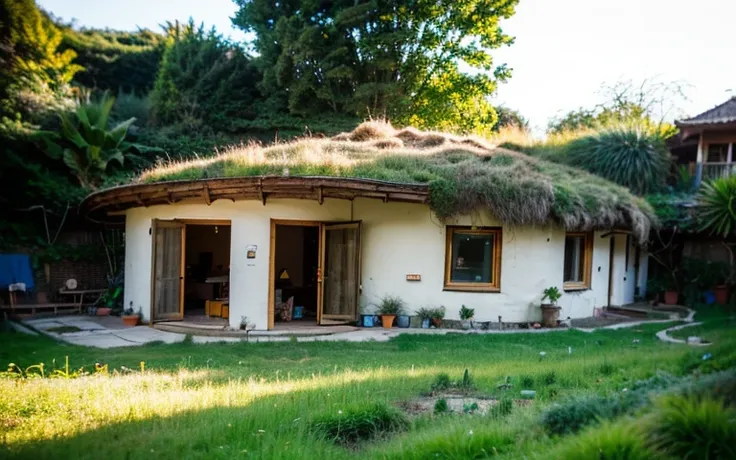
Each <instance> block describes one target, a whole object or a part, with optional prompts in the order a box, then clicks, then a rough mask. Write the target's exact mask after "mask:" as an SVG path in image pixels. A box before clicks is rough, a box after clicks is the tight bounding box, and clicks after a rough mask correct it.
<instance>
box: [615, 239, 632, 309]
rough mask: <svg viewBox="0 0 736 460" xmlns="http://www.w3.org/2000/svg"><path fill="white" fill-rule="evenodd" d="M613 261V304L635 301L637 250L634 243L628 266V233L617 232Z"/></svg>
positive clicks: (625, 303)
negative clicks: (635, 258)
mask: <svg viewBox="0 0 736 460" xmlns="http://www.w3.org/2000/svg"><path fill="white" fill-rule="evenodd" d="M614 238H616V247H615V250H614V251H615V252H614V262H613V265H614V267H613V289H612V295H611V305H627V304H630V303H633V302H634V291H635V289H636V271H635V268H634V263H635V260H634V256H635V255H636V254H635V250H634V247H633V245H632V247H631V248H630V252H629V266H628V269H627V267H626V235H621V234H617V235H615V236H614Z"/></svg>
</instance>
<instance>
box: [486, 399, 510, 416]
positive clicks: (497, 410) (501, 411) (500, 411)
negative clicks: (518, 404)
mask: <svg viewBox="0 0 736 460" xmlns="http://www.w3.org/2000/svg"><path fill="white" fill-rule="evenodd" d="M513 410H514V402H513V401H512V400H511V398H501V399H500V400H499V401H498V403H496V404H495V405H493V406H492V407H491V410H490V411H489V412H488V414H489V415H490V416H491V417H493V418H501V417H505V416H507V415H509V414H510V413H511V411H513Z"/></svg>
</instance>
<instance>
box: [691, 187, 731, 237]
mask: <svg viewBox="0 0 736 460" xmlns="http://www.w3.org/2000/svg"><path fill="white" fill-rule="evenodd" d="M696 199H697V203H698V207H697V208H696V214H697V217H698V222H699V230H700V231H703V232H706V231H707V232H710V233H711V234H714V235H718V236H721V237H723V238H726V237H727V236H729V235H732V234H734V232H736V175H731V176H728V177H724V178H721V179H716V180H714V181H712V182H705V183H703V185H702V186H701V188H700V190H699V191H698V194H697V197H696Z"/></svg>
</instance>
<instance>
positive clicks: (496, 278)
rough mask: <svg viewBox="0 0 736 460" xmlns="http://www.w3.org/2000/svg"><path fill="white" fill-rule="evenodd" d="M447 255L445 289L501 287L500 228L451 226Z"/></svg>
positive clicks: (493, 289)
mask: <svg viewBox="0 0 736 460" xmlns="http://www.w3.org/2000/svg"><path fill="white" fill-rule="evenodd" d="M445 257H446V266H445V289H448V290H457V291H486V292H498V291H500V287H501V283H500V280H501V229H500V228H492V229H471V228H469V227H447V247H446V256H445Z"/></svg>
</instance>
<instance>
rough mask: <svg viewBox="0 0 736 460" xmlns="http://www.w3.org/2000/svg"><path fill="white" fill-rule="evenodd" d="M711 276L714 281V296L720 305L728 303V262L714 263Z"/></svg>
mask: <svg viewBox="0 0 736 460" xmlns="http://www.w3.org/2000/svg"><path fill="white" fill-rule="evenodd" d="M711 270H712V271H711V276H712V282H713V287H712V289H713V296H714V297H715V301H716V303H717V304H718V305H726V303H728V281H729V279H728V278H729V273H728V272H729V270H728V266H727V265H726V264H718V263H715V262H714V263H713V264H712V266H711Z"/></svg>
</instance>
